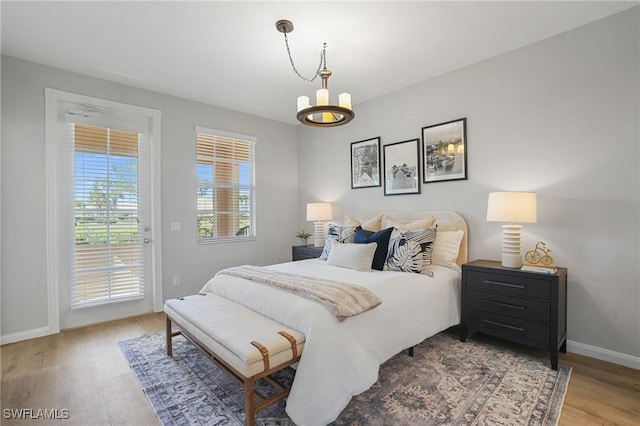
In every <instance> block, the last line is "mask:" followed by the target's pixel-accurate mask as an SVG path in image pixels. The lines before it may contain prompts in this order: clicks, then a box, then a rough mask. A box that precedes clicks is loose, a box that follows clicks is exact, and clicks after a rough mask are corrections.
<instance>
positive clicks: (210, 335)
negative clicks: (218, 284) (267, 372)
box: [164, 293, 305, 377]
mask: <svg viewBox="0 0 640 426" xmlns="http://www.w3.org/2000/svg"><path fill="white" fill-rule="evenodd" d="M164 311H165V312H166V313H167V315H169V317H170V318H171V319H172V320H174V321H175V322H176V323H178V325H180V327H181V328H184V329H185V330H186V331H187V332H188V333H190V334H191V335H193V337H195V338H196V339H198V340H199V341H200V342H201V343H203V344H204V345H205V346H206V347H207V348H208V349H210V350H211V351H212V352H214V353H215V354H217V355H218V356H219V357H220V358H222V359H223V360H225V361H226V362H227V363H228V364H230V365H231V366H232V367H233V368H234V369H236V370H237V371H238V372H239V373H241V374H242V375H244V376H245V377H251V376H254V375H256V374H258V373H261V372H262V371H263V370H264V363H263V358H262V354H261V353H260V351H259V350H258V349H257V348H256V347H255V346H253V345H252V344H251V342H252V341H257V342H259V343H260V344H262V345H263V346H265V347H266V348H267V349H268V350H269V364H270V368H275V367H277V366H278V365H280V364H283V363H285V362H287V361H289V360H291V358H292V355H293V354H292V351H291V344H290V343H289V341H288V340H287V339H286V338H285V337H283V336H281V335H279V334H278V332H279V331H285V332H287V333H289V334H290V335H292V336H293V337H294V338H295V339H296V343H297V347H298V354H301V353H302V349H303V347H304V341H305V336H304V334H302V333H300V332H299V331H297V330H294V329H292V328H289V327H286V326H284V325H283V324H281V323H279V322H277V321H274V320H272V319H269V318H267V317H264V316H263V315H261V314H259V313H257V312H255V311H253V310H251V309H249V308H247V307H246V306H243V305H240V304H238V303H236V302H233V301H231V300H229V299H225V298H224V297H221V296H218V295H216V294H213V293H203V294H196V295H192V296H186V297H184V298H182V299H170V300H167V301H166V302H165V306H164Z"/></svg>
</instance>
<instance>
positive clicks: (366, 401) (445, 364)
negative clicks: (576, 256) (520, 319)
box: [119, 332, 571, 426]
mask: <svg viewBox="0 0 640 426" xmlns="http://www.w3.org/2000/svg"><path fill="white" fill-rule="evenodd" d="M173 342H174V346H173V358H170V357H167V356H166V354H165V339H164V333H154V334H148V335H144V336H142V337H138V338H135V339H130V340H126V341H123V342H120V343H119V345H120V348H121V350H122V352H123V354H124V356H125V358H126V359H127V361H128V363H129V365H130V366H131V368H132V370H133V371H134V373H135V375H136V377H137V379H138V381H139V382H140V385H141V386H142V389H143V390H144V392H145V393H146V395H147V397H148V398H149V401H150V403H151V406H152V407H153V409H154V411H155V413H156V415H157V416H158V418H159V419H160V423H161V424H163V425H165V426H167V425H185V426H186V425H208V426H213V425H228V426H241V425H244V424H245V423H244V396H243V392H242V387H241V385H240V384H238V383H237V382H235V381H233V380H231V379H230V378H228V377H227V376H226V374H225V373H223V372H222V371H220V370H219V369H218V368H217V367H216V366H214V365H213V364H212V363H211V362H210V361H209V360H208V359H207V358H206V357H205V355H203V354H202V352H200V350H199V349H197V348H196V347H194V346H193V345H191V344H190V343H189V342H187V341H186V340H184V338H182V337H181V336H180V337H176V338H174V340H173ZM570 374H571V368H570V367H566V366H563V365H560V366H559V367H558V371H554V370H552V369H551V368H550V367H549V360H548V359H541V358H535V357H531V356H527V355H524V354H521V353H517V352H512V351H510V350H507V349H502V348H498V347H495V346H491V345H489V344H486V343H480V342H475V341H473V340H471V339H467V342H465V343H462V342H460V341H459V340H458V339H457V337H456V336H454V335H452V334H451V333H446V332H443V333H440V334H437V335H435V336H433V337H431V338H429V339H427V340H425V341H424V342H422V343H421V344H419V345H417V346H416V347H415V349H414V357H413V358H411V357H409V356H408V355H407V353H406V352H403V353H400V354H398V355H396V356H394V357H393V358H391V359H390V360H389V361H387V362H386V363H385V364H383V365H382V367H381V368H380V377H379V379H378V381H377V382H376V383H375V384H374V385H373V386H372V387H371V389H369V390H368V391H366V392H364V393H362V394H361V395H359V396H357V397H354V398H353V399H352V400H351V402H350V403H349V405H348V406H347V408H345V410H344V411H343V412H342V413H341V414H340V416H339V417H338V419H337V420H336V421H335V422H334V424H335V425H358V426H366V425H372V426H373V425H380V426H382V425H425V426H430V425H510V426H511V425H556V424H557V423H558V419H559V418H560V412H561V410H562V404H563V402H564V396H565V393H566V391H567V385H568V383H569V377H570ZM293 376H294V371H293V370H291V369H287V370H284V371H282V372H281V373H280V377H279V378H280V380H283V381H285V382H287V381H288V382H289V383H290V382H291V381H292V380H293ZM261 390H262V391H263V392H265V393H268V392H269V385H268V384H267V383H264V384H263V385H262V388H261ZM256 424H258V425H261V426H292V425H293V424H294V423H293V422H292V421H291V420H290V419H289V417H288V416H287V414H286V412H285V403H284V402H281V403H280V404H276V405H274V406H272V407H270V408H268V409H267V410H264V411H261V412H259V413H258V417H257V420H256Z"/></svg>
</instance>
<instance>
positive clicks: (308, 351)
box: [201, 259, 460, 426]
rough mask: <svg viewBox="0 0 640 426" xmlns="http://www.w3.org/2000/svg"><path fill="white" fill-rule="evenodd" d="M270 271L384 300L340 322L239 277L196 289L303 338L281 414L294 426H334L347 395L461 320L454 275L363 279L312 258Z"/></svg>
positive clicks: (439, 271) (375, 274)
mask: <svg viewBox="0 0 640 426" xmlns="http://www.w3.org/2000/svg"><path fill="white" fill-rule="evenodd" d="M269 268H273V269H276V270H279V271H284V272H290V273H294V274H301V275H309V276H314V277H319V278H324V279H330V280H335V281H342V282H347V283H354V284H359V285H362V286H365V287H368V288H369V289H370V290H371V291H373V292H374V293H375V294H376V295H377V296H378V297H379V298H380V299H382V304H381V305H380V306H378V307H376V308H375V309H372V310H370V311H368V312H365V313H362V314H360V315H357V316H355V317H351V318H348V319H346V320H345V321H343V322H338V321H337V320H336V318H335V317H334V316H333V315H332V314H331V313H330V312H329V311H328V310H327V309H325V308H324V307H323V306H322V305H320V304H318V303H316V302H313V301H310V300H307V299H303V298H301V297H299V296H296V295H294V294H291V293H287V292H285V291H283V290H279V289H274V288H271V287H268V286H265V285H262V284H259V283H254V282H251V281H248V280H245V279H242V278H237V277H232V276H228V275H221V276H217V277H214V278H212V279H211V280H210V281H209V282H208V283H207V284H206V285H205V286H204V287H203V288H202V290H201V291H202V292H212V293H216V294H219V295H221V296H224V297H226V298H228V299H231V300H234V301H236V302H238V303H241V304H243V305H246V306H248V307H250V308H251V309H253V310H255V311H257V312H259V313H261V314H263V315H265V316H267V317H270V318H272V319H274V320H276V321H279V322H281V323H283V324H285V325H287V326H289V327H291V328H293V329H296V330H298V331H300V332H302V333H304V334H305V336H306V343H305V347H304V351H303V353H302V357H301V359H300V363H299V364H298V368H297V372H296V376H295V379H294V382H293V386H292V388H291V393H290V395H289V397H288V399H287V408H286V410H287V413H288V414H289V416H290V417H291V419H292V420H293V421H294V422H295V423H296V424H298V425H305V426H313V425H326V424H328V423H330V422H332V421H333V420H335V419H336V418H337V416H338V415H339V414H340V412H341V411H342V410H343V409H344V408H345V407H346V406H347V404H348V403H349V401H350V400H351V397H352V396H354V395H358V394H360V393H362V392H364V391H365V390H367V389H368V388H370V387H371V386H372V385H373V384H374V383H375V381H376V380H377V377H378V369H379V366H380V365H381V364H382V363H384V362H385V361H386V360H387V359H389V358H391V357H392V356H393V355H395V354H396V353H398V352H400V351H402V350H404V349H406V348H409V347H411V346H413V345H415V344H417V343H420V342H421V341H423V340H424V339H426V338H427V337H430V336H432V335H434V334H436V333H438V332H440V331H442V330H444V329H446V328H448V327H450V326H452V325H455V324H458V323H459V321H460V297H459V294H460V276H459V274H458V273H457V272H456V271H453V270H451V269H448V268H444V267H439V266H434V267H433V270H434V278H430V277H427V276H424V275H419V274H412V273H406V272H393V271H384V272H383V271H371V272H361V271H355V270H351V269H346V268H340V267H336V266H331V265H328V264H327V263H326V262H324V261H320V260H316V259H311V260H304V261H298V262H290V263H282V264H278V265H272V266H269Z"/></svg>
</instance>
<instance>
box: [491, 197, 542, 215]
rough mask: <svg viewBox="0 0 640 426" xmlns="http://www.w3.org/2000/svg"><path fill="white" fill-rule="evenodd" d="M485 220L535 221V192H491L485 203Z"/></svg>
mask: <svg viewBox="0 0 640 426" xmlns="http://www.w3.org/2000/svg"><path fill="white" fill-rule="evenodd" d="M487 221H489V222H509V223H516V222H517V223H536V221H537V203H536V193H535V192H491V193H489V202H488V204H487Z"/></svg>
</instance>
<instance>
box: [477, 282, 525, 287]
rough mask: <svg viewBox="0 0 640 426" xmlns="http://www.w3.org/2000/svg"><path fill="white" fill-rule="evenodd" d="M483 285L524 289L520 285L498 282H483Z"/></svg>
mask: <svg viewBox="0 0 640 426" xmlns="http://www.w3.org/2000/svg"><path fill="white" fill-rule="evenodd" d="M484 283H485V284H495V285H501V286H503V287H514V288H526V287H525V286H523V285H520V284H511V283H501V282H500V281H491V280H484Z"/></svg>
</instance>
